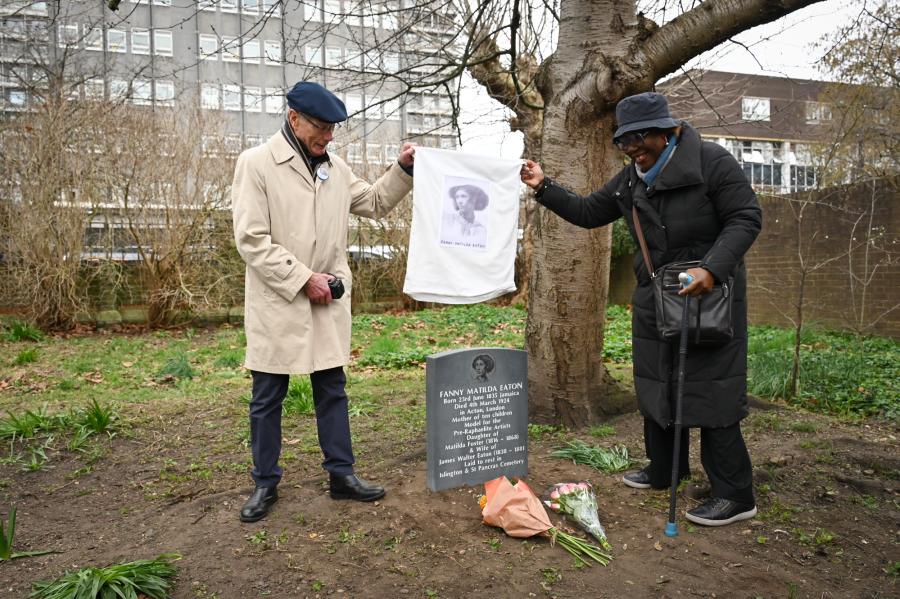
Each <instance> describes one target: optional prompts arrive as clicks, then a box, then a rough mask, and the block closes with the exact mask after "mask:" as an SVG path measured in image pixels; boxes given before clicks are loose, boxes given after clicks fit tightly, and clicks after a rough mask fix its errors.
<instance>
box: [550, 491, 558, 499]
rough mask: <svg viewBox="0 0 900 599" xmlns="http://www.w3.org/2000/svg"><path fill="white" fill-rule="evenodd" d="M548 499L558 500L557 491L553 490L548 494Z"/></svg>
mask: <svg viewBox="0 0 900 599" xmlns="http://www.w3.org/2000/svg"><path fill="white" fill-rule="evenodd" d="M550 499H559V491H556V490H554V491H553V492H552V493H550Z"/></svg>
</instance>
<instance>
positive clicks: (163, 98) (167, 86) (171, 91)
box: [156, 80, 175, 106]
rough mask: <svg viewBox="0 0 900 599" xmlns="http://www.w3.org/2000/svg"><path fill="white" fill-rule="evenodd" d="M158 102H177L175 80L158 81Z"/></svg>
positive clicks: (164, 104) (169, 103)
mask: <svg viewBox="0 0 900 599" xmlns="http://www.w3.org/2000/svg"><path fill="white" fill-rule="evenodd" d="M156 102H157V104H162V105H163V106H172V105H174V104H175V82H174V81H167V80H157V81H156Z"/></svg>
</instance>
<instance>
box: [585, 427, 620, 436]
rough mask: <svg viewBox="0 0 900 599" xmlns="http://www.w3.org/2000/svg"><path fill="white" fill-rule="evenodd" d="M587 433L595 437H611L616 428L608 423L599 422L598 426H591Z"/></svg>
mask: <svg viewBox="0 0 900 599" xmlns="http://www.w3.org/2000/svg"><path fill="white" fill-rule="evenodd" d="M588 434H589V435H590V436H592V437H596V438H597V439H603V438H605V437H612V436H613V435H615V434H616V428H615V427H614V426H611V425H609V424H601V425H600V426H592V427H591V428H589V429H588Z"/></svg>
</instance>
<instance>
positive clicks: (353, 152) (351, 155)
mask: <svg viewBox="0 0 900 599" xmlns="http://www.w3.org/2000/svg"><path fill="white" fill-rule="evenodd" d="M347 162H353V163H355V164H361V163H362V147H361V146H360V144H358V143H352V144H349V145H348V146H347Z"/></svg>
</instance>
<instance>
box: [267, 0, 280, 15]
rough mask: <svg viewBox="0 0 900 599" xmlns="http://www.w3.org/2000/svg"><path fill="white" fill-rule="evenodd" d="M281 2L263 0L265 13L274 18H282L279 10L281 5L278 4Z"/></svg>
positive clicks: (277, 0)
mask: <svg viewBox="0 0 900 599" xmlns="http://www.w3.org/2000/svg"><path fill="white" fill-rule="evenodd" d="M278 2H279V0H262V7H263V11H264V12H265V13H266V14H267V15H271V16H273V17H280V16H281V10H279V7H280V5H279V4H278Z"/></svg>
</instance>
